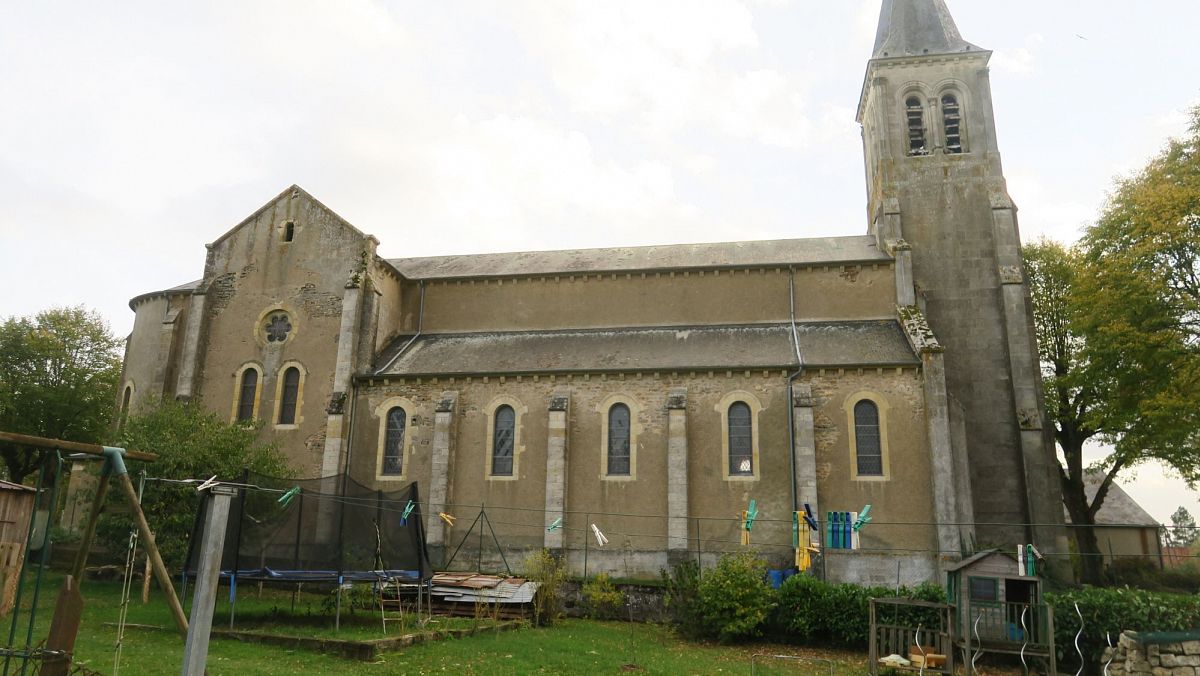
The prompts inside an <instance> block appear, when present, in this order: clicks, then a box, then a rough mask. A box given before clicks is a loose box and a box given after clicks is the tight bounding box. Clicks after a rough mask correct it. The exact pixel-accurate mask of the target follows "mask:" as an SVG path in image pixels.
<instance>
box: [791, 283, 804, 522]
mask: <svg viewBox="0 0 1200 676" xmlns="http://www.w3.org/2000/svg"><path fill="white" fill-rule="evenodd" d="M788 314H789V316H790V318H791V325H792V348H793V349H794V350H795V351H796V372H795V373H793V374H792V375H790V376H788V379H787V427H788V458H789V459H790V460H791V468H792V473H791V480H790V481H789V483H790V484H791V485H792V511H793V512H797V511H800V504H799V502H798V498H797V495H796V494H797V489H796V413H795V406H796V402H795V395H794V394H793V393H792V383H794V382H796V379H797V378H799V377H800V374H802V373H804V359H803V357H801V356H800V335H799V334H798V333H797V331H796V270H795V269H794V268H792V267H791V266H790V265H789V266H788Z"/></svg>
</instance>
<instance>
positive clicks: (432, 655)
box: [3, 575, 1017, 676]
mask: <svg viewBox="0 0 1200 676" xmlns="http://www.w3.org/2000/svg"><path fill="white" fill-rule="evenodd" d="M60 580H61V577H60V576H58V575H54V576H51V577H49V578H48V584H47V585H46V586H45V587H44V588H43V590H42V598H41V601H40V603H39V606H40V610H39V621H38V627H37V629H36V630H35V634H34V635H35V640H40V639H41V638H44V637H45V635H46V631H47V629H48V628H49V624H50V616H51V614H52V613H53V606H54V598H55V596H56V594H57V585H58V583H59V582H60ZM238 591H239V594H238V622H237V628H238V629H245V630H253V631H270V632H272V633H281V634H286V635H289V636H320V637H329V638H332V637H335V636H336V637H338V638H346V639H373V638H382V637H383V634H382V631H381V630H380V628H379V619H378V615H377V614H376V613H374V612H368V611H363V610H358V611H356V613H355V615H353V616H348V615H346V614H345V613H344V614H343V630H342V631H341V632H339V633H337V634H335V633H334V632H333V630H332V616H330V617H328V618H326V617H325V616H324V615H323V609H322V600H323V597H322V596H320V595H315V594H302V595H301V597H300V600H299V601H298V602H297V605H296V614H295V615H294V616H291V617H290V618H288V617H287V614H288V613H289V611H290V608H291V595H290V593H287V592H281V591H278V590H277V591H275V592H271V591H269V590H268V591H267V592H266V593H264V595H263V597H262V598H261V599H259V598H256V592H257V589H256V588H254V587H251V586H250V585H246V586H243V587H240V588H239V590H238ZM136 593H137V592H136V590H135V598H134V600H133V602H132V603H131V605H130V608H129V618H128V622H130V623H134V624H141V625H152V626H157V627H163V628H164V629H158V630H156V629H137V628H129V629H127V630H126V633H125V641H124V645H123V647H122V657H121V665H120V673H122V674H130V675H132V674H165V673H177V672H178V670H179V665H180V664H181V661H182V658H183V641H182V639H181V638H179V637H178V636H177V635H176V634H175V632H174V630H173V629H172V626H173V625H172V624H171V620H170V614H169V612H168V610H167V607H166V604H165V603H164V602H163V600H162V595H161V594H159V593H157V592H154V593H152V595H151V602H150V603H149V604H148V605H142V604H141V602H140V600H139V599H138V598H136ZM83 594H84V603H85V606H84V616H83V625H82V627H81V629H80V632H79V640H78V643H77V645H76V660H77V661H79V662H81V663H83V664H84V665H86V666H87V667H88V668H90V669H94V670H96V671H100V672H102V673H106V674H107V673H112V671H113V657H114V646H115V642H116V637H117V628H116V626H115V623H116V621H117V619H118V611H119V602H120V584H119V583H118V582H100V581H90V580H89V581H88V582H86V583H85V585H84V587H83ZM27 598H28V597H27ZM24 605H26V606H27V605H28V604H27V603H26V604H24ZM435 620H437V622H436V624H435V625H433V627H435V628H441V629H446V628H453V627H465V626H471V625H473V624H474V620H473V619H471V618H435ZM6 621H7V618H6ZM214 624H215V625H216V626H217V627H226V626H227V625H228V597H227V595H226V594H225V590H224V589H223V590H222V593H221V595H220V601H219V604H218V610H217V614H216V616H215V618H214ZM3 626H4V628H5V629H7V625H6V624H5V625H3ZM397 633H398V632H397ZM758 653H764V654H771V655H774V654H788V655H802V656H807V657H817V658H825V659H829V660H832V661H833V663H834V665H835V673H836V674H839V675H843V674H845V675H849V674H864V673H866V654H865V651H864V652H862V653H855V652H846V651H819V650H811V649H805V648H797V647H795V646H777V645H764V644H757V645H751V646H732V647H730V646H717V645H708V644H697V643H691V642H687V641H683V640H680V639H679V638H677V637H676V636H675V635H674V634H672V632H671V631H670V630H669V629H667V628H665V627H661V626H656V625H645V624H629V623H623V622H594V621H586V620H564V621H561V622H559V623H557V624H556V625H555V626H553V627H550V628H530V627H527V628H522V629H518V630H515V631H506V632H496V633H491V632H488V633H484V634H480V635H477V636H472V637H469V638H463V639H446V640H441V641H437V642H433V643H427V644H424V645H419V646H414V647H411V648H408V649H406V650H404V651H403V652H398V653H385V654H383V655H382V656H381V657H380V658H379V659H378V660H377V661H375V662H359V661H354V660H349V659H344V658H341V657H335V656H332V655H324V654H321V653H316V652H309V651H306V650H289V649H286V648H281V647H275V646H266V645H259V644H254V643H243V642H240V641H236V640H232V639H223V638H214V639H213V640H212V642H211V644H210V650H209V661H208V670H209V673H210V674H212V675H213V676H218V675H220V674H228V675H231V676H232V675H234V674H238V675H241V674H295V673H307V674H325V673H329V674H334V673H336V674H433V673H438V674H441V673H446V674H617V673H646V674H749V673H750V672H751V667H752V665H753V663H754V662H755V659H754V655H755V654H758ZM758 663H759V668H758V672H757V673H759V674H782V673H787V674H828V673H829V668H828V666H825V667H824V668H823V669H822V668H820V667H816V666H814V667H811V668H809V667H803V668H798V667H799V665H797V664H794V663H785V662H781V661H775V662H769V661H764V660H761V659H760V660H759V661H758ZM784 666H786V668H783V667H784ZM984 673H988V674H1008V673H1014V674H1015V673H1017V672H1016V671H1012V672H1009V671H1000V670H996V671H987V672H984Z"/></svg>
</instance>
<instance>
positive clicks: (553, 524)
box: [546, 516, 562, 533]
mask: <svg viewBox="0 0 1200 676" xmlns="http://www.w3.org/2000/svg"><path fill="white" fill-rule="evenodd" d="M559 528H562V517H561V516H560V517H558V518H557V519H555V520H554V521H553V522H551V524H550V525H549V526H546V532H547V533H549V532H550V531H555V530H558V529H559Z"/></svg>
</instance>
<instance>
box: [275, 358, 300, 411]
mask: <svg viewBox="0 0 1200 676" xmlns="http://www.w3.org/2000/svg"><path fill="white" fill-rule="evenodd" d="M299 398H300V369H298V368H296V367H295V366H291V367H289V368H288V369H287V370H286V371H284V372H283V396H282V397H281V398H280V400H279V424H280V425H295V424H296V402H297V401H298V400H299Z"/></svg>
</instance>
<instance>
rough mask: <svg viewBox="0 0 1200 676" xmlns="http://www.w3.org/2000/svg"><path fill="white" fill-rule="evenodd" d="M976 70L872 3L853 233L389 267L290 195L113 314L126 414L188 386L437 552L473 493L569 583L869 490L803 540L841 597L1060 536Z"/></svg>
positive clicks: (459, 535) (959, 44)
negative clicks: (417, 504)
mask: <svg viewBox="0 0 1200 676" xmlns="http://www.w3.org/2000/svg"><path fill="white" fill-rule="evenodd" d="M990 55H991V53H990V52H989V51H987V50H985V49H983V48H980V47H977V46H975V45H973V44H971V43H969V42H966V41H965V40H963V38H962V37H961V36H960V34H959V32H958V29H957V28H956V26H955V24H954V21H953V19H952V18H951V16H950V14H949V12H948V10H947V8H946V5H945V3H944V0H884V2H883V11H882V15H881V17H880V24H879V32H878V37H877V39H876V43H875V48H874V53H873V54H872V55H871V58H870V60H869V61H868V62H867V68H866V77H865V80H864V82H863V87H862V96H861V100H860V102H859V106H858V121H859V122H860V123H861V125H862V136H863V151H864V159H865V163H866V183H867V191H866V192H867V209H866V215H867V219H866V227H865V228H864V230H865V232H864V234H858V235H851V236H838V237H826V238H819V239H790V240H778V241H749V242H730V243H725V244H679V245H671V246H650V247H632V248H612V249H587V250H572V251H539V252H523V253H486V254H474V255H471V254H467V255H453V256H437V257H428V258H385V257H383V256H381V255H380V254H379V253H378V251H377V249H378V248H379V242H378V241H377V240H376V239H375V238H374V237H372V236H371V235H368V234H365V233H364V232H362V231H361V230H359V229H358V228H357V227H355V226H354V225H351V224H350V223H348V222H346V221H345V220H344V219H342V218H341V217H339V216H338V215H337V214H336V213H335V212H334V211H333V210H331V209H330V208H328V207H326V206H325V205H324V204H322V203H321V202H319V201H317V199H315V198H314V197H313V196H311V195H309V194H308V193H307V192H305V191H304V190H302V189H301V188H299V187H296V186H293V187H290V188H288V189H286V190H284V191H283V192H282V193H281V194H279V195H278V196H277V197H275V198H273V199H271V200H270V201H269V202H267V204H266V205H264V206H263V207H262V208H261V209H259V210H258V211H256V212H255V213H253V214H251V215H250V216H249V217H248V218H246V219H245V220H244V221H242V222H241V223H239V224H238V225H236V226H235V227H233V228H232V229H231V230H229V231H228V232H226V233H225V234H224V235H221V236H220V237H218V238H217V239H216V240H214V241H213V242H212V243H211V244H209V245H207V256H206V260H205V264H204V269H203V275H202V276H201V278H200V279H199V280H198V281H195V282H191V283H188V284H184V285H181V286H178V287H175V288H172V289H166V290H163V291H155V292H152V293H146V294H144V295H141V296H138V297H136V298H134V299H133V300H132V301H131V302H130V306H131V307H132V308H133V310H134V312H135V313H136V321H135V325H134V329H133V332H132V334H131V335H130V337H129V340H128V349H127V351H126V356H125V366H124V376H123V384H122V389H121V392H120V393H119V395H118V396H119V398H120V400H119V402H118V405H119V406H120V407H122V408H123V409H125V410H134V411H136V410H137V408H138V407H139V406H144V405H146V404H147V403H150V402H154V401H156V400H158V399H160V398H166V397H176V398H179V399H190V400H198V401H200V402H202V404H203V405H204V406H206V407H208V408H210V409H213V410H215V411H218V412H220V413H221V414H223V415H228V416H229V419H230V420H231V421H239V420H243V421H258V422H259V423H261V424H262V435H263V436H264V438H267V439H270V440H272V441H274V442H276V443H277V444H278V445H279V447H280V448H281V449H282V450H283V451H284V453H285V454H286V455H287V457H288V458H289V459H290V461H291V462H292V464H293V466H294V467H295V470H296V474H297V476H301V477H315V476H328V475H336V474H341V473H343V472H348V473H349V474H350V476H351V477H352V478H354V479H355V480H356V481H358V482H360V483H363V484H365V485H367V486H371V487H375V488H379V489H382V490H390V489H392V488H398V487H400V486H403V485H406V484H407V483H409V482H413V481H416V482H417V483H418V486H419V488H420V490H421V494H422V495H423V496H424V498H425V500H426V501H427V502H428V503H429V505H428V506H426V507H425V519H426V521H425V525H426V528H427V536H428V541H429V544H430V548H431V556H432V558H433V560H434V563H435V565H436V564H439V563H440V562H441V561H442V560H443V559H442V557H443V556H444V555H445V554H447V553H448V552H449V551H450V550H452V549H453V548H454V547H456V546H457V545H458V544H459V543H460V542H461V541H462V540H463V535H464V534H465V532H466V530H467V529H466V526H467V525H469V524H470V522H471V520H472V519H473V518H474V517H475V516H476V515H477V514H478V513H479V509H480V506H481V505H486V508H487V510H488V517H489V521H490V522H491V524H492V527H493V528H494V530H495V532H496V536H497V539H498V540H499V541H500V542H501V544H502V546H503V547H505V548H506V554H507V556H508V557H509V559H510V561H512V559H513V553H514V552H519V551H521V550H528V549H534V548H540V547H547V548H550V549H552V550H557V551H560V552H563V553H565V554H566V556H567V558H568V561H569V564H570V566H571V568H572V569H573V570H574V571H575V572H577V573H578V572H581V571H582V569H583V565H584V561H585V558H586V560H587V561H588V562H587V566H588V570H589V572H591V573H595V572H597V571H599V570H609V571H612V572H615V573H616V574H619V575H623V576H624V575H631V576H638V575H641V576H646V575H657V571H658V570H659V568H661V567H664V566H667V565H668V563H669V562H671V561H675V560H679V559H680V558H691V559H696V558H697V556H699V557H700V558H701V559H702V560H704V561H705V562H708V561H711V560H712V559H713V558H715V557H716V556H717V554H718V553H719V552H721V551H726V550H733V549H738V548H740V547H741V545H740V543H739V538H740V536H741V532H740V531H741V526H742V523H743V522H742V520H741V518H740V516H739V515H740V514H741V512H742V511H743V510H746V509H747V508H748V505H749V503H750V501H751V500H753V501H755V503H756V505H757V508H758V519H757V522H756V523H755V524H754V527H753V529H752V532H751V534H750V540H751V544H750V546H751V547H753V548H756V549H757V550H758V551H760V552H762V553H763V554H764V555H766V556H768V557H770V558H771V559H772V560H773V561H778V562H779V563H780V564H781V565H782V564H784V563H787V562H789V561H791V560H792V559H793V557H794V552H793V541H792V537H793V530H792V523H793V512H796V511H803V509H804V505H805V504H808V505H810V506H811V508H812V511H813V514H814V515H815V516H816V517H817V518H818V519H820V520H821V521H822V527H823V528H824V527H825V523H824V522H825V520H826V519H825V516H826V514H828V513H829V512H859V511H862V510H863V507H864V506H865V505H868V504H869V505H871V506H872V507H871V512H870V514H871V517H872V521H871V522H870V523H868V524H866V525H865V526H863V528H862V529H861V530H859V531H858V535H857V540H856V542H855V543H854V544H855V545H857V548H854V547H853V546H852V545H851V544H850V543H845V546H843V547H839V548H831V547H828V546H824V547H823V551H822V553H823V559H824V560H823V562H822V563H821V568H820V570H821V571H822V572H823V573H824V574H825V575H827V576H828V577H829V579H833V580H853V581H864V582H882V581H892V582H894V581H895V579H896V575H897V567H898V564H899V570H900V574H901V576H902V577H903V578H904V579H905V580H906V581H915V580H926V579H932V578H934V577H935V576H936V575H937V573H938V570H939V568H940V567H941V566H944V565H945V564H947V563H949V562H952V561H954V560H957V559H959V558H960V557H961V556H962V554H963V553H964V552H968V551H970V550H971V549H972V548H973V547H975V546H976V545H977V544H979V545H982V543H987V544H990V545H1003V546H1008V545H1011V544H1016V543H1027V542H1033V543H1037V544H1038V546H1039V547H1040V548H1041V549H1042V550H1043V551H1054V552H1061V551H1065V544H1064V543H1065V540H1064V539H1063V536H1062V532H1061V528H1059V527H1056V526H1055V525H1054V524H1061V522H1062V513H1063V512H1062V503H1061V496H1060V489H1059V484H1058V477H1057V474H1056V461H1055V454H1054V448H1053V442H1052V439H1051V436H1050V429H1049V426H1048V425H1047V424H1046V422H1045V419H1044V417H1045V416H1044V405H1043V402H1042V401H1041V387H1040V380H1039V378H1040V376H1039V372H1038V363H1037V351H1036V346H1035V342H1034V341H1035V338H1034V331H1033V326H1032V314H1031V309H1030V300H1029V289H1028V287H1027V285H1026V281H1025V276H1024V273H1023V269H1022V263H1021V258H1020V237H1019V234H1018V229H1017V213H1016V208H1015V207H1014V205H1013V203H1012V200H1011V199H1010V198H1009V195H1008V192H1007V189H1006V186H1005V180H1004V175H1003V172H1002V169H1001V162H1000V154H999V150H998V145H997V134H996V129H995V125H994V120H993V113H992V102H991V86H990V84H989V74H988V60H989V57H990ZM438 512H447V513H451V514H454V515H455V516H456V517H457V518H458V523H457V525H455V526H450V525H449V524H448V523H447V522H446V521H444V520H442V519H440V518H439V517H438V516H437V513H438ZM560 518H561V521H560V522H559V523H560V524H561V527H557V528H555V527H552V526H553V525H554V523H555V521H556V520H558V519H560ZM592 524H595V525H596V526H597V528H598V529H599V530H601V531H602V532H603V533H605V534H606V536H607V537H608V538H609V540H610V542H609V544H607V545H605V546H604V547H601V546H599V545H598V544H597V541H596V539H595V534H594V532H593V531H592V529H591V527H592ZM976 524H978V525H976ZM1026 524H1040V525H1036V526H1030V525H1026ZM349 527H369V525H359V524H352V525H349ZM800 530H801V531H802V539H803V540H804V541H805V542H807V541H808V540H809V538H812V539H813V540H814V541H815V540H819V541H821V542H822V543H823V544H825V540H826V537H824V533H823V534H822V536H821V537H820V538H818V537H817V534H816V533H811V532H810V531H809V530H808V528H807V526H805V525H803V521H801V529H800ZM470 540H471V545H470V546H471V547H476V546H477V543H476V541H475V537H474V536H473V537H472V538H470ZM490 540H491V535H490V533H489V535H488V541H489V542H490ZM486 549H487V543H485V550H486ZM471 558H472V564H473V563H474V556H472V557H471Z"/></svg>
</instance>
